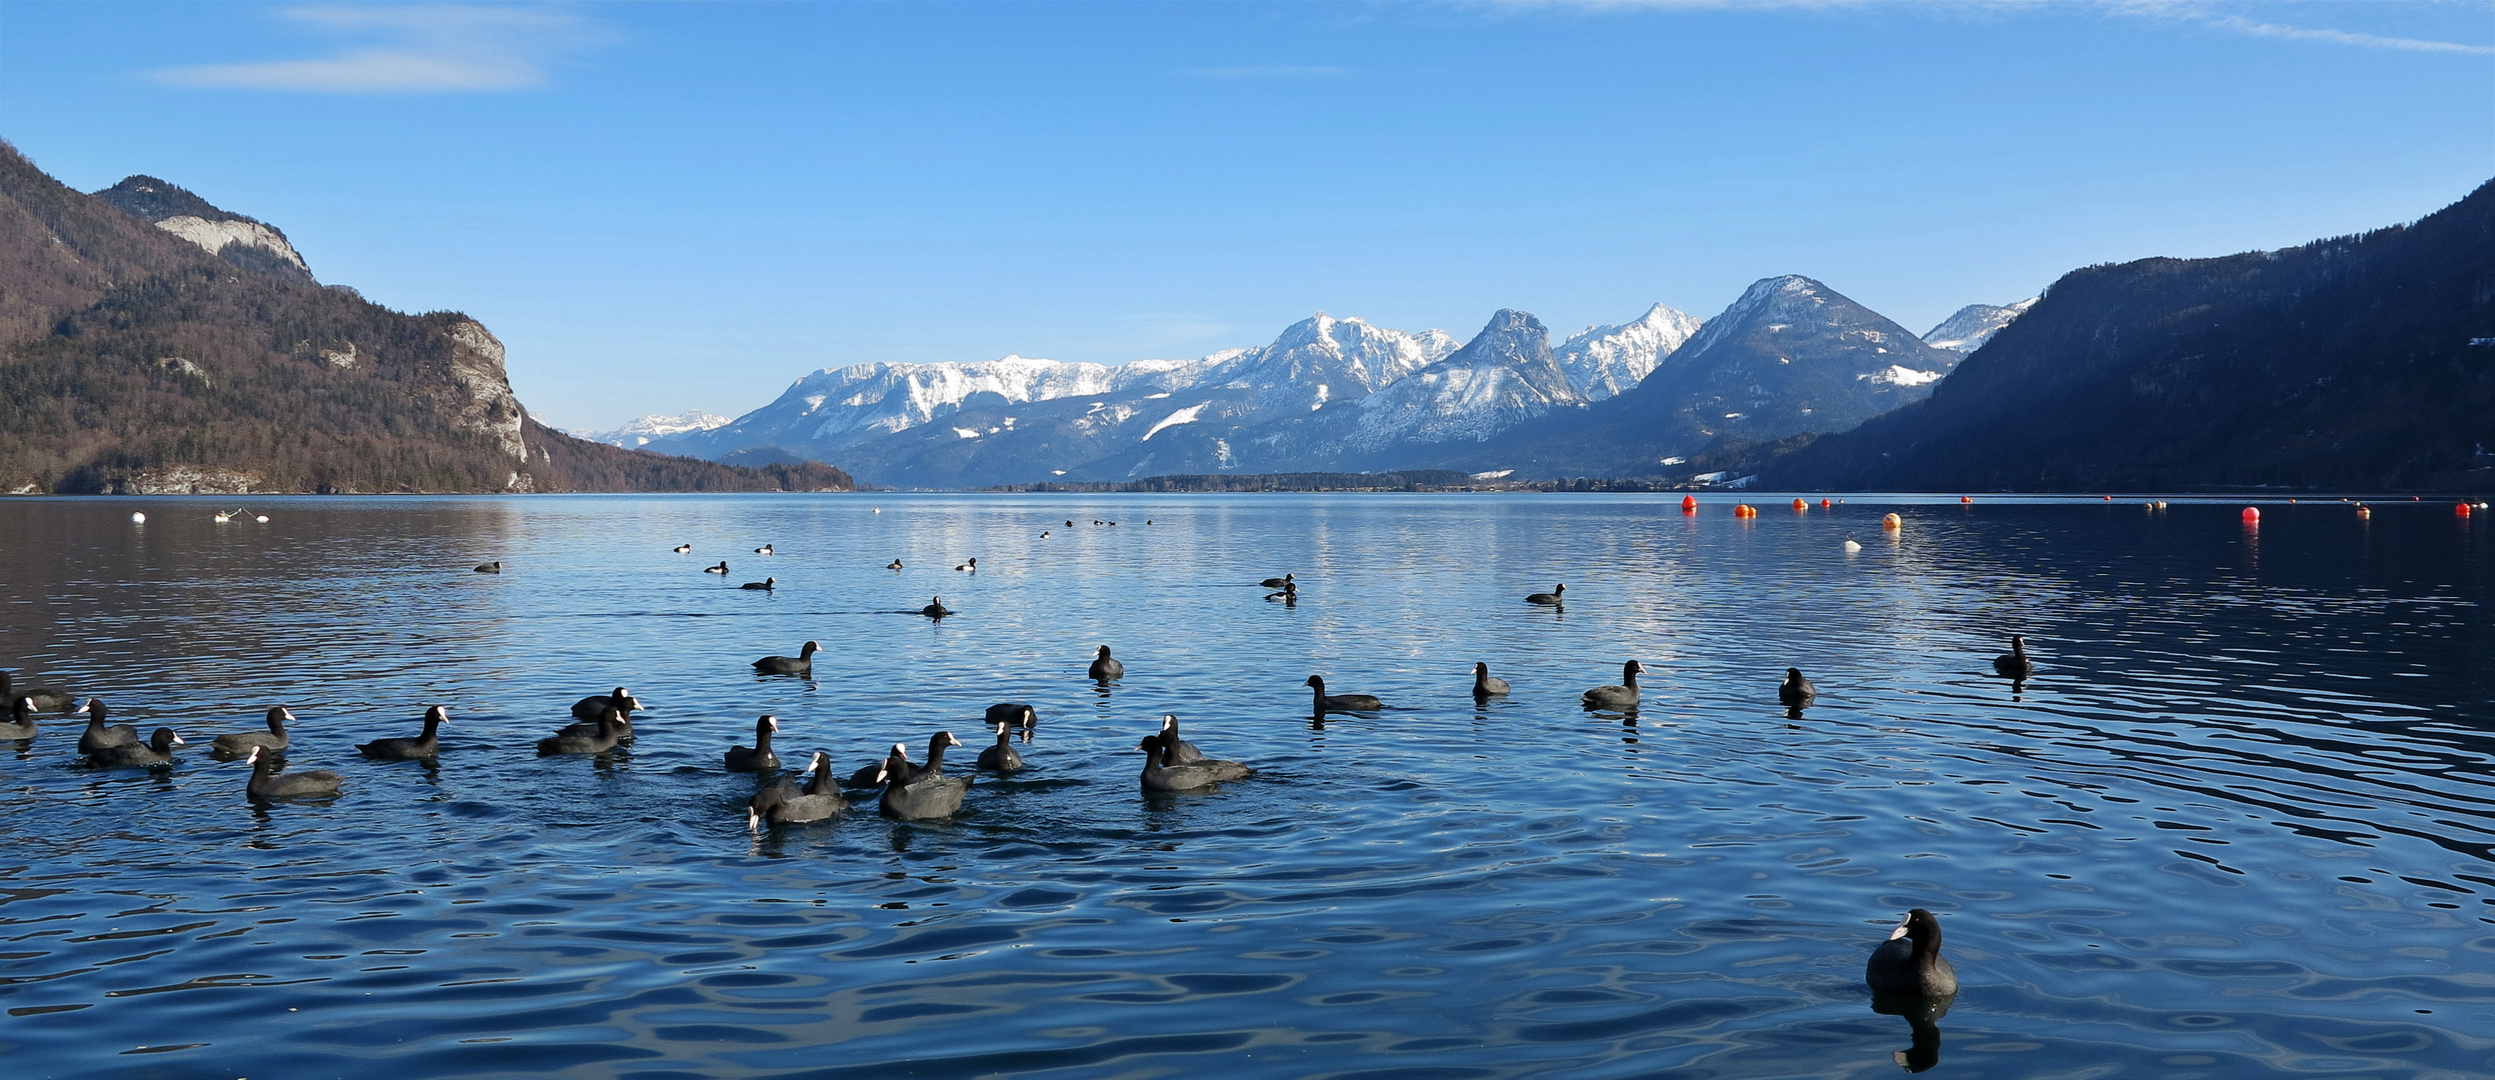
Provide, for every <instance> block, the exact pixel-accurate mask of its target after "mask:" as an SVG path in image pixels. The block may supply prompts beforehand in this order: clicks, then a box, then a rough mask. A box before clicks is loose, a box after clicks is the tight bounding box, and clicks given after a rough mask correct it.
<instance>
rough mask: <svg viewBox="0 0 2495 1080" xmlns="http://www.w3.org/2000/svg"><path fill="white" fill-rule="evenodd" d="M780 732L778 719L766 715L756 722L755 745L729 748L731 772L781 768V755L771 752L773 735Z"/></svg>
mask: <svg viewBox="0 0 2495 1080" xmlns="http://www.w3.org/2000/svg"><path fill="white" fill-rule="evenodd" d="M778 730H780V721H779V719H778V718H777V717H774V716H771V715H770V714H768V713H765V714H764V715H763V716H762V718H761V719H758V720H755V721H754V745H752V746H731V747H729V748H728V771H729V772H761V771H763V770H764V769H776V768H779V767H780V755H778V754H774V753H772V752H771V734H772V733H773V732H776V731H778Z"/></svg>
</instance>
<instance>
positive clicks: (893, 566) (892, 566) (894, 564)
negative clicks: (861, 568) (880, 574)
mask: <svg viewBox="0 0 2495 1080" xmlns="http://www.w3.org/2000/svg"><path fill="white" fill-rule="evenodd" d="M900 568H901V560H899V559H894V560H892V561H891V562H888V563H885V564H884V569H886V570H898V569H900Z"/></svg>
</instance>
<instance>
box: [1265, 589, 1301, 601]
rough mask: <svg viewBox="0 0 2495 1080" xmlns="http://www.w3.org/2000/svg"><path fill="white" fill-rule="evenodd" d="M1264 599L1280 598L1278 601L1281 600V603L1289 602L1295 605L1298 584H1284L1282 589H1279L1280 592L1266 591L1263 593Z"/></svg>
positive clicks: (1297, 595) (1297, 596)
mask: <svg viewBox="0 0 2495 1080" xmlns="http://www.w3.org/2000/svg"><path fill="white" fill-rule="evenodd" d="M1265 599H1267V600H1280V601H1282V602H1283V603H1285V604H1291V605H1294V606H1296V605H1297V604H1298V603H1299V586H1297V585H1285V586H1283V587H1282V590H1281V591H1280V592H1269V593H1266V594H1265Z"/></svg>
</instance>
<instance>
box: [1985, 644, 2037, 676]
mask: <svg viewBox="0 0 2495 1080" xmlns="http://www.w3.org/2000/svg"><path fill="white" fill-rule="evenodd" d="M1993 671H1994V672H1996V673H1998V674H2001V675H2006V676H2008V677H2010V678H2013V679H2024V678H2027V677H2028V676H2030V675H2034V674H2035V673H2036V662H2035V661H2033V660H2030V659H2028V658H2027V639H2026V638H2024V637H2021V636H2019V635H2017V634H2012V635H2010V651H2009V652H2006V653H2003V654H2001V655H1999V656H1996V657H1993Z"/></svg>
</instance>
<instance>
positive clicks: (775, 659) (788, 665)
mask: <svg viewBox="0 0 2495 1080" xmlns="http://www.w3.org/2000/svg"><path fill="white" fill-rule="evenodd" d="M821 651H823V646H821V645H817V644H815V643H814V642H811V641H809V642H807V643H806V646H805V647H804V648H802V649H799V650H797V655H795V656H766V657H763V658H762V659H760V660H756V661H754V671H755V672H757V673H759V674H763V675H811V674H813V673H814V654H816V653H818V652H821Z"/></svg>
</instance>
